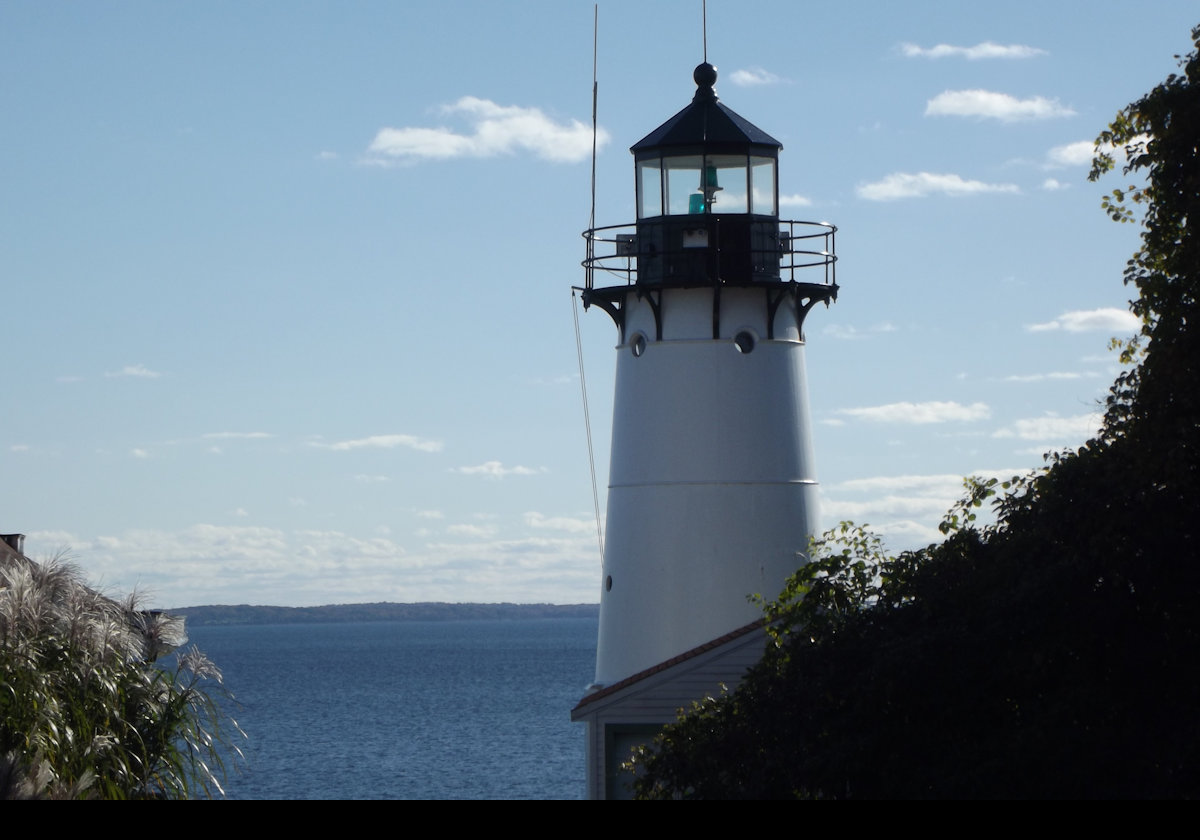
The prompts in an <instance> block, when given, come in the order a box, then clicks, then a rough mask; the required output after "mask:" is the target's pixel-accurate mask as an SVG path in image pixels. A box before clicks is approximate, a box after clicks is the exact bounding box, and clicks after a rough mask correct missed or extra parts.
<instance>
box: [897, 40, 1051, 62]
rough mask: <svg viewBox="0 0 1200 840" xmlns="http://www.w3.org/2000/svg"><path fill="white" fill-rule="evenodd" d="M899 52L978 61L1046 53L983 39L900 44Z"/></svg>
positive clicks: (909, 54) (904, 54)
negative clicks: (956, 43) (962, 44)
mask: <svg viewBox="0 0 1200 840" xmlns="http://www.w3.org/2000/svg"><path fill="white" fill-rule="evenodd" d="M899 50H900V54H901V55H903V56H904V57H906V58H966V59H969V60H971V61H978V60H980V59H986V58H1034V57H1036V56H1039V55H1046V54H1047V53H1046V51H1045V50H1043V49H1038V48H1037V47H1028V46H1025V45H1024V44H995V43H992V42H991V41H984V42H983V43H982V44H976V45H975V46H973V47H956V46H952V45H950V44H937V45H936V46H933V47H921V46H918V45H917V44H908V43H905V44H901V45H900V46H899Z"/></svg>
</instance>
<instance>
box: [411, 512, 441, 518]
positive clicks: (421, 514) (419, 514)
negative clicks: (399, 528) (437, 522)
mask: <svg viewBox="0 0 1200 840" xmlns="http://www.w3.org/2000/svg"><path fill="white" fill-rule="evenodd" d="M444 517H445V514H444V513H442V512H441V511H440V510H419V511H417V518H418V519H442V518H444Z"/></svg>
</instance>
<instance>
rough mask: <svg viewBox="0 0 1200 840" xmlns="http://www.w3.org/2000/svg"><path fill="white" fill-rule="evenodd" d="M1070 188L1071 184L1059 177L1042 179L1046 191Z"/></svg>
mask: <svg viewBox="0 0 1200 840" xmlns="http://www.w3.org/2000/svg"><path fill="white" fill-rule="evenodd" d="M1070 188H1071V185H1070V184H1064V183H1063V182H1062V181H1060V180H1058V179H1057V178H1047V179H1046V180H1045V181H1042V189H1044V190H1045V191H1046V192H1058V191H1059V190H1066V189H1070Z"/></svg>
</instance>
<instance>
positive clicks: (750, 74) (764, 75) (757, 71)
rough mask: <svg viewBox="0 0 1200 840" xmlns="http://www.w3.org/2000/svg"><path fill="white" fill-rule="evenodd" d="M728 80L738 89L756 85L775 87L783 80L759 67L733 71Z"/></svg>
mask: <svg viewBox="0 0 1200 840" xmlns="http://www.w3.org/2000/svg"><path fill="white" fill-rule="evenodd" d="M729 80H730V81H731V82H733V83H734V84H735V85H738V86H739V87H754V86H756V85H777V84H779V83H780V82H782V81H783V79H781V78H779V77H778V76H776V75H775V74H774V73H772V72H771V71H770V70H764V69H763V68H761V67H747V68H746V69H744V70H734V71H733V73H732V74H731V75H730V76H729Z"/></svg>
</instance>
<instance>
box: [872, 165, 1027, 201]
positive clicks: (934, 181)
mask: <svg viewBox="0 0 1200 840" xmlns="http://www.w3.org/2000/svg"><path fill="white" fill-rule="evenodd" d="M856 192H857V193H858V197H859V198H865V199H867V200H868V201H895V200H896V199H900V198H924V197H925V196H928V195H952V196H960V195H977V194H980V193H1019V192H1020V189H1018V188H1017V185H1016V184H987V183H984V182H983V181H967V180H964V179H963V178H961V177H959V176H958V175H951V174H935V173H932V172H917V173H909V172H894V173H892V174H891V175H888V176H887V177H886V178H884V179H882V180H880V181H875V182H874V183H870V184H863V185H861V186H859V187H858V189H857V190H856Z"/></svg>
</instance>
